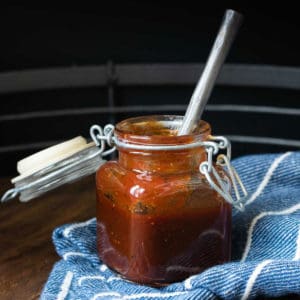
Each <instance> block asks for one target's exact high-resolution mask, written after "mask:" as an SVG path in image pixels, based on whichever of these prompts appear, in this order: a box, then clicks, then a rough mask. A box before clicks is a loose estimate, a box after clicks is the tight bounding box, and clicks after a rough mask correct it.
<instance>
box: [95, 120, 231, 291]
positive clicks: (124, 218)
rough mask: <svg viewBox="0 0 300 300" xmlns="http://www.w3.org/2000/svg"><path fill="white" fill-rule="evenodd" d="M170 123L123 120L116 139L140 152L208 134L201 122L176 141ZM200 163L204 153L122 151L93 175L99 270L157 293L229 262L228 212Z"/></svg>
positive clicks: (198, 151) (206, 127)
mask: <svg viewBox="0 0 300 300" xmlns="http://www.w3.org/2000/svg"><path fill="white" fill-rule="evenodd" d="M170 118H174V117H170V116H156V117H140V118H133V119H128V120H125V121H123V122H121V123H119V124H118V125H117V127H116V131H115V133H116V135H117V137H118V138H119V139H120V140H122V141H125V142H127V143H133V144H144V145H149V144H156V145H162V144H164V145H168V144H169V145H177V144H188V143H191V142H192V141H195V140H198V139H201V140H205V139H207V137H208V135H209V134H210V127H209V125H208V124H207V123H205V122H203V121H201V122H200V124H199V126H198V128H197V129H196V130H195V132H194V133H193V134H192V135H190V136H176V133H177V132H176V130H175V129H174V128H171V129H170V126H169V125H170V124H169V123H170V122H169V123H168V122H166V120H170ZM177 118H179V117H177ZM168 124H169V125H168ZM204 159H206V154H205V151H204V149H203V148H202V147H198V148H193V149H185V150H176V151H170V150H169V151H153V150H151V151H150V150H147V151H145V150H129V149H127V148H122V149H119V159H118V161H110V162H107V163H106V164H105V165H103V166H102V167H101V168H100V169H99V170H98V172H97V178H96V185H97V235H98V252H99V256H100V258H101V259H102V260H103V262H104V263H106V264H107V265H108V266H109V267H110V268H112V269H113V270H115V271H116V272H118V273H120V274H121V275H122V276H124V277H125V278H127V279H129V280H132V281H135V282H139V283H143V284H148V285H154V286H160V285H165V284H168V283H171V282H177V281H180V280H182V279H184V278H187V277H188V276H190V275H193V274H195V273H199V272H201V271H203V270H205V269H206V268H208V267H210V266H213V265H216V264H220V263H223V262H226V261H228V260H229V259H230V244H231V206H230V205H229V204H228V203H227V202H225V200H224V199H223V198H222V197H221V196H219V195H218V194H217V193H216V192H215V191H214V190H213V189H211V187H210V186H209V185H208V183H207V182H206V180H205V179H204V178H203V176H202V175H201V174H200V173H199V170H198V167H199V164H200V163H201V161H203V160H204Z"/></svg>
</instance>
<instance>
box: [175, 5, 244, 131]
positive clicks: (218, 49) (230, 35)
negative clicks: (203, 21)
mask: <svg viewBox="0 0 300 300" xmlns="http://www.w3.org/2000/svg"><path fill="white" fill-rule="evenodd" d="M242 19H243V16H242V15H241V14H240V13H238V12H236V11H234V10H231V9H229V10H226V12H225V15H224V18H223V21H222V24H221V27H220V30H219V33H218V35H217V37H216V40H215V43H214V45H213V47H212V49H211V52H210V54H209V57H208V60H207V62H206V65H205V68H204V70H203V73H202V75H201V77H200V79H199V81H198V83H197V86H196V88H195V90H194V92H193V95H192V98H191V100H190V103H189V105H188V108H187V111H186V113H185V116H184V119H183V122H182V125H181V128H180V129H179V131H178V135H186V134H190V133H191V132H192V131H193V129H194V126H195V125H196V124H197V123H198V121H199V120H200V119H201V116H202V113H203V111H204V108H205V106H206V103H207V101H208V98H209V96H210V94H211V91H212V88H213V86H214V84H215V81H216V79H217V76H218V75H219V72H220V69H221V67H222V65H223V63H224V60H225V58H226V56H227V53H228V51H229V48H230V46H231V44H232V42H233V40H234V38H235V35H236V33H237V31H238V29H239V27H240V25H241V23H242Z"/></svg>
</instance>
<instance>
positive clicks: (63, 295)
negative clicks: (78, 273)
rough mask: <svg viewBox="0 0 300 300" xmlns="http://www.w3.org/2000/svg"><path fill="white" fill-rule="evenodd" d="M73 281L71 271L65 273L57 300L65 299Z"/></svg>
mask: <svg viewBox="0 0 300 300" xmlns="http://www.w3.org/2000/svg"><path fill="white" fill-rule="evenodd" d="M72 279H73V273H72V272H71V271H68V272H67V275H66V277H65V279H64V281H63V283H62V285H61V287H60V292H59V293H58V295H57V298H56V299H57V300H64V299H65V298H66V296H67V295H68V292H69V289H70V286H71V282H72Z"/></svg>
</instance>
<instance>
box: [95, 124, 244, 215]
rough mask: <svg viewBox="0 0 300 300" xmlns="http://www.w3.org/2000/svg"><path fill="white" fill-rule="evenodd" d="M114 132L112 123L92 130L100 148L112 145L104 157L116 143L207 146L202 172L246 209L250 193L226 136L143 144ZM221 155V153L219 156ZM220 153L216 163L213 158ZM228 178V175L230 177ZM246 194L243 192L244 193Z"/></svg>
mask: <svg viewBox="0 0 300 300" xmlns="http://www.w3.org/2000/svg"><path fill="white" fill-rule="evenodd" d="M113 134H114V126H113V125H111V124H108V125H106V126H105V127H104V129H103V130H102V128H101V127H100V126H99V125H93V126H92V127H91V129H90V135H91V137H92V139H93V140H94V142H95V144H96V145H97V146H98V147H100V149H103V150H102V151H104V149H105V143H107V145H108V146H110V147H112V148H111V149H109V150H107V151H105V152H103V153H102V156H104V155H108V154H110V153H112V152H114V151H115V150H116V146H118V147H120V148H127V149H135V150H152V151H155V150H156V151H163V150H174V151H175V150H181V149H188V148H195V147H199V146H203V147H204V148H205V151H206V153H207V160H206V161H204V162H202V163H201V164H200V166H199V171H200V173H201V174H203V175H204V176H205V178H206V180H207V181H208V183H209V185H210V186H211V187H212V188H213V189H214V190H215V191H216V192H218V193H219V194H220V195H221V196H222V197H223V198H224V199H225V200H226V201H227V202H228V203H230V204H231V205H233V206H234V207H235V208H236V209H238V210H240V211H243V210H244V204H245V201H246V197H247V196H248V193H247V190H246V189H245V187H244V185H243V183H242V181H241V179H240V177H239V175H238V173H237V172H236V170H235V169H234V167H233V166H232V165H231V163H230V159H231V144H230V142H229V140H228V139H227V138H226V137H223V136H212V135H211V136H210V137H209V140H208V141H203V142H202V141H196V142H193V143H190V144H187V145H140V144H129V143H124V142H122V141H120V140H118V139H117V137H116V136H114V135H113ZM220 150H225V151H226V154H219V152H220ZM218 154H219V155H218ZM216 155H218V156H217V160H216V162H215V163H214V161H213V158H214V156H216ZM214 165H217V166H220V167H222V168H226V169H227V171H228V172H227V173H228V176H229V178H230V181H229V180H227V181H226V180H224V179H222V178H221V177H220V175H219V173H218V172H217V170H216V168H215V166H214ZM227 179H228V178H227ZM231 184H232V186H233V191H234V195H235V199H234V198H233V197H232V196H231V191H230V186H231ZM241 194H242V195H241Z"/></svg>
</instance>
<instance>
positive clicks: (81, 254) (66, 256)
mask: <svg viewBox="0 0 300 300" xmlns="http://www.w3.org/2000/svg"><path fill="white" fill-rule="evenodd" d="M69 256H82V257H85V256H86V254H83V253H80V252H67V253H65V254H64V255H63V259H64V260H67V258H68V257H69Z"/></svg>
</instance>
